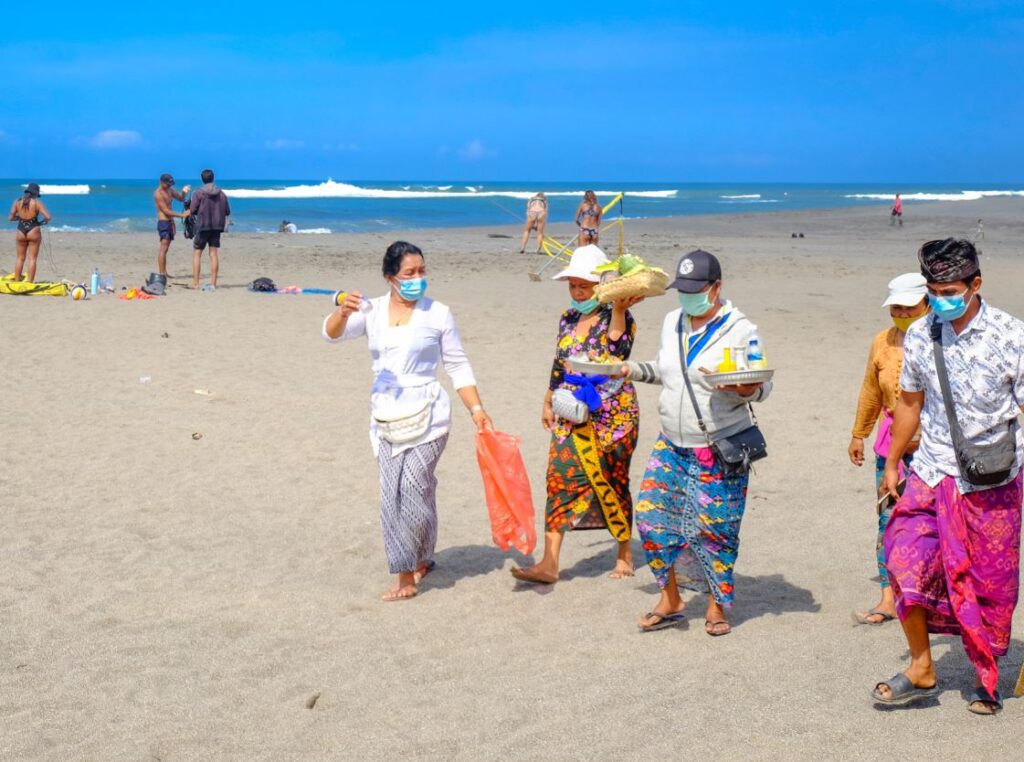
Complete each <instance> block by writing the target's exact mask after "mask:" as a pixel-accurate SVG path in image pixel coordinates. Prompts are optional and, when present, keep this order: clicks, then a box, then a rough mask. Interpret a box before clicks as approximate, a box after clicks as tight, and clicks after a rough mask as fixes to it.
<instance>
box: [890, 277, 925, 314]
mask: <svg viewBox="0 0 1024 762" xmlns="http://www.w3.org/2000/svg"><path fill="white" fill-rule="evenodd" d="M927 295H928V288H927V281H925V279H924V276H923V275H921V273H903V275H898V276H896V277H895V278H893V279H892V280H891V281H889V296H888V297H887V298H886V300H885V301H884V302H882V306H883V307H891V306H892V305H897V306H899V307H916V306H917V305H919V304H920V303H921V300H922V299H924V298H925V297H926V296H927Z"/></svg>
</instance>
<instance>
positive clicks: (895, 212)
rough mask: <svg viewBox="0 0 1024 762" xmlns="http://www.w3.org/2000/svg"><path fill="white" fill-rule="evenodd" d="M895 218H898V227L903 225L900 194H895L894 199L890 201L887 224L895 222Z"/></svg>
mask: <svg viewBox="0 0 1024 762" xmlns="http://www.w3.org/2000/svg"><path fill="white" fill-rule="evenodd" d="M896 220H899V222H900V227H903V201H902V199H900V194H899V193H897V194H896V200H895V201H893V202H892V209H891V210H890V214H889V224H890V225H893V224H895V222H896Z"/></svg>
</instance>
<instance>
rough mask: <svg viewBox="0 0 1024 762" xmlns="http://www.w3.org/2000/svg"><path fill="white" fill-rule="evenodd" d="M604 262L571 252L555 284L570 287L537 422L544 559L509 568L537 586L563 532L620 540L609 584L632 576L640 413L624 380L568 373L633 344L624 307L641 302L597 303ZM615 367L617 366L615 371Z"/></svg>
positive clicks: (621, 353)
mask: <svg viewBox="0 0 1024 762" xmlns="http://www.w3.org/2000/svg"><path fill="white" fill-rule="evenodd" d="M607 263H608V258H607V257H606V256H605V255H604V252H602V251H601V250H600V249H599V248H597V247H596V246H584V247H582V248H580V249H577V250H576V251H575V252H573V255H572V259H571V260H570V262H569V266H568V267H567V268H565V270H563V271H562V272H560V273H559V274H558V275H556V276H555V278H554V279H555V280H564V281H568V283H569V297H570V301H571V305H572V306H571V307H570V308H569V309H568V310H566V311H565V312H564V313H563V314H562V317H561V320H560V322H559V325H558V341H557V345H556V349H555V359H554V362H553V363H552V367H551V378H550V382H549V384H548V391H547V394H546V395H545V397H544V410H543V413H542V415H541V422H542V424H543V425H544V428H545V429H547V430H548V431H550V432H551V449H550V451H549V455H548V470H547V493H548V499H547V507H546V509H545V513H544V523H545V533H544V557H543V559H542V560H541V562H540V563H538V564H536V565H534V566H531V567H529V568H527V569H519V568H515V567H514V568H513V569H512V574H513V576H515V577H516V579H519V580H522V581H523V582H531V583H535V584H551V583H554V582H557V581H558V556H559V551H560V549H561V547H562V539H563V537H564V534H565V532H566V530H569V529H607V530H608V531H609V532H610V533H611V535H612V537H614V538H615V540H616V541H617V542H618V552H617V556H616V561H615V568H614V569H613V570H612V572H611V574H610V575H609V576H610V577H612V578H613V579H622V578H624V577H632V576H633V557H632V555H631V553H630V548H629V540H630V536H631V526H632V518H633V502H632V499H631V497H630V494H629V464H630V461H631V460H632V457H633V450H634V449H635V448H636V439H637V425H638V419H639V415H640V410H639V408H638V406H637V400H636V390H635V389H634V388H633V385H632V384H631V383H630V382H628V381H626V382H622V381H620V380H611V381H609V382H608V383H603V384H602V383H600V381H599V380H597V379H595V380H597V381H598V383H597V385H596V386H595V385H594V384H593V382H592V380H591V379H590V378H588V377H585V376H578V375H576V374H573V373H567V372H566V365H565V360H566V358H568V357H573V356H579V355H582V356H584V357H585V358H587V359H588V360H590V361H594V362H609V361H615V360H625V359H627V358H628V357H629V353H630V351H631V349H632V347H633V339H634V337H635V336H636V323H635V322H634V320H633V316H632V315H631V314H630V313H629V307H630V306H632V305H633V304H635V303H637V302H639V301H640V298H631V299H621V300H619V301H616V302H615V303H614V304H611V305H602V304H599V303H598V300H597V299H596V298H594V286H596V285H597V283H598V281H599V280H600V277H599V276H598V275H597V273H596V272H595V270H596V268H597V267H599V266H601V265H605V264H607ZM614 367H617V366H614Z"/></svg>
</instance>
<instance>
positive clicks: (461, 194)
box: [225, 180, 678, 200]
mask: <svg viewBox="0 0 1024 762" xmlns="http://www.w3.org/2000/svg"><path fill="white" fill-rule="evenodd" d="M409 187H411V186H404V185H403V186H402V188H403V190H397V189H391V188H364V187H362V186H359V185H352V184H350V183H339V182H335V181H334V180H327V181H326V182H322V183H320V184H318V185H290V186H287V187H284V188H225V190H226V191H227V194H228V195H229V196H230V197H231V198H387V199H418V198H419V199H422V198H484V197H505V198H519V199H524V200H525V199H529V198H531V197H532V196H533V195H534V191H513V190H508V191H484V190H480V189H479V188H477V187H474V186H470V185H467V186H465V187H466V188H467V190H466V191H455V190H442V189H440V188H439V189H438V190H408V188H409ZM446 187H448V188H451V186H446ZM595 192H596V193H597V195H598V196H608V197H611V196H614V195H615V194H616V193H618V191H610V190H607V191H605V190H599V191H595ZM677 193H678V191H675V190H653V191H626V195H627V196H634V197H637V198H674V197H675V196H676V194H677ZM547 195H548V196H576V197H580V196H582V195H583V191H581V190H579V191H555V192H553V193H548V194H547Z"/></svg>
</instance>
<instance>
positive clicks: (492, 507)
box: [476, 429, 537, 555]
mask: <svg viewBox="0 0 1024 762" xmlns="http://www.w3.org/2000/svg"><path fill="white" fill-rule="evenodd" d="M476 459H477V462H478V463H479V464H480V476H481V477H483V480H484V494H485V495H486V497H487V512H488V513H489V514H490V515H491V537H492V538H493V539H494V544H495V545H497V546H498V547H499V548H501V549H502V550H508V549H509V546H512V547H514V548H515V549H516V550H518V551H519V552H520V553H523V554H524V555H530V554H531V553H533V549H534V548H535V547H536V545H537V530H536V528H535V527H534V525H533V497H532V495H531V494H530V479H529V477H528V476H527V475H526V466H525V465H524V464H523V456H522V455H520V454H519V437H515V436H512V435H511V434H503V433H502V432H500V431H492V430H489V429H487V430H484V431H483V432H480V433H478V434H477V435H476Z"/></svg>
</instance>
